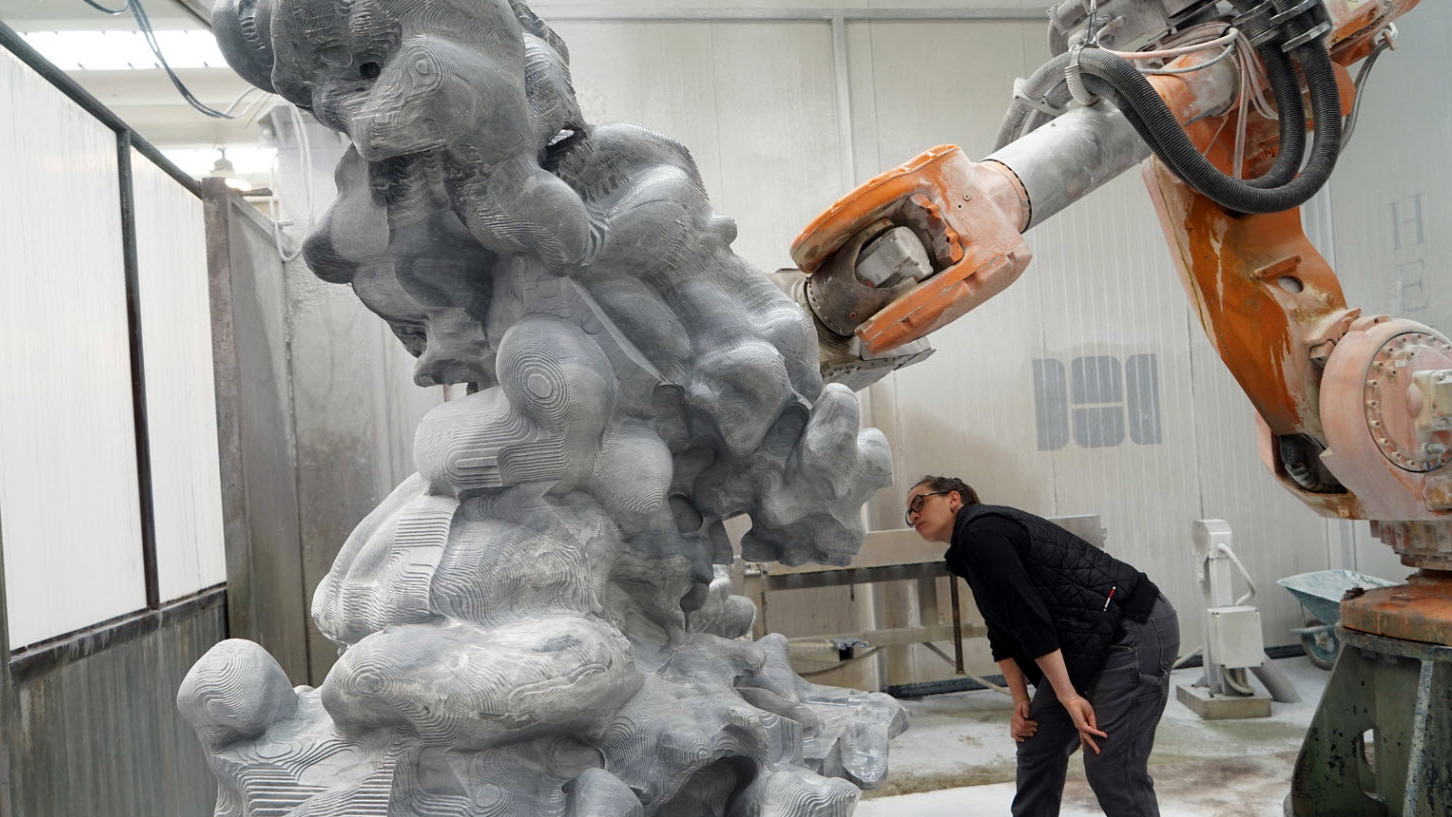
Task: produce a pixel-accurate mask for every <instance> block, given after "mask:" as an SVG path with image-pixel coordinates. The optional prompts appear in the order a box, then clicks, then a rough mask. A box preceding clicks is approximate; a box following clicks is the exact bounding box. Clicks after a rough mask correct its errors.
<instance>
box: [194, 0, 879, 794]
mask: <svg viewBox="0 0 1452 817" xmlns="http://www.w3.org/2000/svg"><path fill="white" fill-rule="evenodd" d="M213 24H214V28H215V31H216V33H217V36H218V39H219V41H220V42H221V45H222V48H223V51H224V53H225V54H226V55H227V58H228V61H229V62H230V63H231V64H232V66H233V67H234V68H235V69H236V70H237V71H238V72H239V73H240V74H241V75H242V76H243V77H245V78H246V79H247V80H249V81H250V82H252V83H253V84H255V85H257V86H259V87H261V88H263V89H266V90H268V91H275V92H276V93H278V94H280V95H282V96H283V97H284V98H286V99H287V100H288V101H290V102H292V103H294V104H296V105H297V106H299V107H301V108H303V109H305V110H308V111H311V112H312V114H313V115H314V116H315V117H316V118H317V119H318V121H319V122H321V123H323V124H324V125H326V126H328V127H330V128H334V129H336V130H338V131H340V132H342V133H344V134H347V136H348V137H349V138H350V139H351V141H352V147H351V148H350V149H349V150H348V152H347V154H346V155H345V156H344V157H343V159H342V161H341V163H340V164H339V166H338V168H337V172H336V181H337V186H338V198H337V200H336V201H335V202H334V203H333V205H332V207H331V209H330V210H329V211H328V213H327V215H326V216H325V217H324V218H323V219H322V220H321V221H320V223H319V224H318V225H317V227H316V228H315V229H314V230H313V232H312V233H311V234H310V235H309V236H308V238H307V241H306V244H305V247H304V251H305V257H306V259H307V262H308V264H309V266H310V267H311V268H312V270H313V271H314V272H315V273H316V274H317V275H318V276H319V277H321V278H323V279H324V280H327V281H330V282H335V283H347V284H351V285H352V287H353V290H354V292H355V293H357V295H358V297H359V298H360V299H361V300H362V301H363V303H364V304H366V305H367V307H368V308H369V309H370V310H372V311H373V312H374V313H376V314H377V315H378V316H379V317H381V318H382V319H383V320H385V321H387V322H388V324H389V326H391V327H392V328H393V331H394V332H395V334H397V336H398V338H399V340H400V341H402V342H403V344H404V345H405V346H406V347H407V348H408V349H409V351H410V352H412V353H413V354H414V355H415V356H417V358H418V365H417V369H416V372H415V379H416V381H417V382H418V383H419V384H420V385H424V386H429V385H437V384H468V385H469V388H468V390H469V392H470V393H469V394H468V396H466V397H463V398H461V399H456V400H452V401H450V402H446V403H444V404H443V405H441V406H439V407H438V408H436V409H434V410H433V411H432V412H431V413H430V414H429V415H428V416H427V417H426V418H425V419H424V420H423V422H422V423H421V424H420V426H419V429H418V432H417V436H416V438H415V441H414V456H415V462H416V465H417V468H418V473H417V474H415V475H414V476H412V477H410V478H409V479H408V480H406V481H405V482H404V483H403V484H402V485H399V486H398V488H397V489H395V490H394V491H393V493H392V494H391V495H390V496H389V497H388V498H387V499H386V500H384V502H383V503H382V504H381V505H379V506H378V508H377V509H376V510H374V511H373V512H372V513H371V514H370V515H369V516H368V517H367V518H366V519H364V520H363V521H362V523H360V524H359V525H358V527H357V529H356V530H354V532H353V534H352V535H351V536H350V537H349V539H348V541H347V543H346V544H345V545H344V547H343V549H342V551H341V553H340V554H339V555H338V558H337V561H336V562H335V563H334V564H333V567H332V570H331V572H330V574H329V575H328V577H327V578H326V579H325V580H324V581H323V583H322V584H321V585H320V586H319V587H318V589H317V592H316V595H315V596H314V599H313V610H312V614H313V619H314V621H316V623H317V625H318V627H319V628H320V629H321V630H322V632H323V633H324V634H325V635H327V636H328V637H329V638H331V639H332V640H334V641H336V642H337V643H338V644H339V646H340V648H341V649H342V650H343V652H342V655H341V657H340V659H339V661H338V663H337V665H336V666H335V667H334V668H333V670H332V671H331V672H330V673H329V674H328V676H327V679H326V680H325V681H324V682H323V684H322V686H321V687H319V688H317V689H313V688H310V687H298V688H293V687H292V686H291V685H290V684H289V682H288V680H287V678H286V677H285V675H284V674H283V672H282V670H281V668H280V667H279V666H278V664H277V662H276V661H274V660H273V659H272V657H271V656H269V655H268V654H267V653H266V652H265V651H264V650H263V649H262V648H261V647H259V646H258V645H256V644H253V643H251V642H248V641H240V640H231V641H225V642H222V643H220V644H218V645H217V646H216V647H214V648H213V649H212V650H211V651H210V652H208V653H207V655H206V656H204V657H203V658H202V660H201V661H199V662H198V663H197V665H196V666H195V667H194V668H193V669H192V671H191V673H190V674H189V675H188V676H187V678H186V680H185V682H184V683H183V684H182V688H181V690H180V692H179V693H178V705H179V706H180V708H181V710H182V712H183V713H184V715H185V716H186V718H187V719H188V720H189V721H190V723H191V724H192V725H193V727H194V728H195V729H196V730H197V733H198V735H199V736H200V737H201V740H202V742H203V744H204V746H205V749H206V751H207V752H208V755H209V760H210V763H211V767H212V769H213V770H214V771H215V773H216V776H217V779H218V783H219V794H218V798H217V811H216V813H217V815H218V816H219V817H243V816H244V815H246V816H247V817H254V816H258V817H260V815H293V816H295V817H302V816H303V815H340V816H341V815H348V816H349V817H368V816H370V815H378V817H385V815H386V816H387V817H413V816H414V815H417V816H418V817H425V816H427V817H434V816H435V815H438V816H439V817H443V816H444V815H458V816H459V817H464V815H481V816H482V815H490V816H491V817H494V816H497V817H534V816H535V815H565V816H566V817H626V815H667V816H668V817H776V816H777V815H781V817H788V816H791V817H796V816H797V815H801V816H802V817H805V816H806V815H813V816H815V815H847V814H850V813H851V811H852V810H853V808H854V806H855V803H856V801H857V797H858V793H859V792H858V787H859V786H860V787H872V786H875V785H877V784H879V783H881V782H882V780H883V778H884V776H885V774H886V771H887V742H888V739H889V737H891V736H892V735H895V734H897V733H898V732H900V731H901V730H902V729H903V728H904V727H905V723H906V722H905V716H904V714H903V712H902V710H901V708H900V707H899V706H898V705H897V704H896V703H895V702H893V701H892V699H890V698H888V697H886V696H883V695H877V694H866V693H860V692H850V691H847V690H839V689H835V688H831V687H822V686H817V685H814V684H811V683H808V682H807V681H805V680H803V679H801V678H800V677H798V676H796V675H795V674H793V673H792V671H791V670H790V668H789V667H788V665H787V660H786V642H785V641H784V640H783V639H782V638H781V637H779V636H769V637H767V638H764V639H762V640H760V641H757V642H752V641H750V640H749V638H746V637H745V636H747V634H748V633H749V632H750V629H751V625H752V620H753V616H754V614H755V610H754V607H753V605H752V604H751V603H750V601H748V600H747V599H745V598H743V597H740V596H732V595H731V592H730V583H729V581H728V580H727V579H726V578H725V577H724V572H718V569H717V568H716V567H715V566H716V565H720V564H726V563H729V562H730V561H731V559H732V549H731V545H730V542H729V541H728V539H727V536H726V532H725V529H724V527H723V525H722V521H723V520H725V519H727V518H730V517H733V516H737V515H741V514H746V515H748V516H749V517H750V519H751V522H752V527H751V529H750V532H749V533H747V534H746V535H745V536H744V537H743V539H742V549H743V551H744V556H745V557H746V558H747V559H752V560H776V561H782V562H785V563H788V564H801V563H804V562H808V561H818V562H825V563H829V564H845V563H846V562H847V561H848V560H849V559H850V558H851V556H852V554H853V553H854V552H855V551H856V550H857V548H858V547H859V545H860V543H861V540H862V529H861V525H860V522H859V516H858V514H859V510H860V508H861V506H862V504H863V503H864V502H865V501H866V500H867V499H868V498H869V497H870V496H871V495H872V494H873V493H874V492H875V491H876V490H878V489H879V488H881V487H882V486H884V485H886V484H888V483H889V481H890V466H889V455H888V450H887V445H886V443H885V441H884V439H883V438H882V435H881V434H880V433H879V432H877V431H876V430H875V429H866V430H859V426H858V411H857V404H856V401H855V399H854V398H853V396H852V394H851V393H850V392H849V391H848V390H847V389H846V388H845V387H842V386H837V385H828V386H825V387H824V385H823V382H822V379H821V376H820V375H819V373H818V368H817V365H818V362H817V351H816V335H815V331H814V329H813V325H812V323H811V320H810V318H809V317H808V316H807V315H806V313H805V312H803V311H801V310H800V309H799V308H798V307H797V306H796V305H794V304H793V303H792V302H791V301H790V300H789V299H788V298H787V297H786V296H785V295H783V294H781V293H780V292H779V291H778V290H777V289H776V288H775V287H774V286H773V285H772V283H771V282H770V281H769V279H768V278H767V277H766V276H765V275H764V274H762V273H761V272H760V271H758V270H756V269H753V268H751V267H750V266H749V265H747V264H746V263H745V262H743V261H742V260H741V259H739V258H737V257H736V256H735V255H733V254H732V252H731V250H730V244H731V241H732V240H733V239H734V238H735V225H734V224H733V222H732V221H730V220H729V219H727V218H724V217H721V216H718V215H716V214H715V213H713V212H712V211H711V206H710V203H709V202H708V200H707V197H706V194H705V190H704V188H703V186H702V183H701V179H700V177H699V175H698V173H697V171H696V168H695V165H694V164H693V162H692V160H691V157H690V155H689V154H688V153H687V152H686V150H685V148H683V147H682V146H681V145H679V144H677V143H675V142H673V141H671V140H669V139H667V138H665V137H663V136H660V135H658V134H655V133H652V132H650V131H647V130H644V129H641V128H638V127H634V126H630V125H591V124H589V123H587V122H585V121H584V120H583V118H582V116H581V115H580V110H579V107H578V106H577V105H576V103H575V99H574V95H573V91H572V89H571V86H570V76H569V70H568V52H567V50H566V48H565V44H564V42H562V41H561V40H560V39H559V37H558V36H556V35H555V33H554V32H553V31H551V30H550V29H549V28H548V27H547V26H546V25H545V24H544V23H543V22H542V21H541V20H540V19H539V18H538V17H536V16H535V15H534V14H533V13H532V12H531V11H530V10H529V9H528V8H527V7H526V6H525V5H524V4H523V3H522V2H515V1H514V0H222V2H219V3H218V5H217V8H216V11H215V16H214V20H213Z"/></svg>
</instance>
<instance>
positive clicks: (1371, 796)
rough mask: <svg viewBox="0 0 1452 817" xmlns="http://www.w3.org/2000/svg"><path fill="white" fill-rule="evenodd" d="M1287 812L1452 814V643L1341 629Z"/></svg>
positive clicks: (1387, 816) (1339, 816)
mask: <svg viewBox="0 0 1452 817" xmlns="http://www.w3.org/2000/svg"><path fill="white" fill-rule="evenodd" d="M1337 634H1338V636H1340V638H1341V642H1342V649H1341V655H1340V657H1339V658H1338V659H1337V661H1336V667H1335V669H1333V670H1332V673H1331V680H1330V681H1329V682H1328V683H1327V685H1326V692H1325V694H1324V695H1323V696H1322V697H1321V703H1320V706H1319V707H1318V708H1317V710H1316V717H1315V718H1314V719H1313V720H1312V721H1311V728H1310V730H1308V731H1307V732H1306V740H1305V743H1304V744H1302V746H1301V754H1300V756H1299V757H1298V758H1297V759H1296V769H1295V773H1294V775H1293V777H1292V781H1291V793H1290V794H1289V795H1287V796H1286V801H1285V813H1286V815H1287V817H1445V815H1448V814H1452V772H1449V763H1452V757H1449V755H1448V751H1449V750H1448V747H1449V746H1452V647H1443V646H1437V645H1433V644H1424V643H1421V642H1417V641H1407V640H1404V639H1400V638H1386V637H1383V636H1376V635H1369V634H1367V633H1363V632H1359V631H1357V630H1349V629H1346V628H1345V627H1341V628H1339V629H1338V633H1337Z"/></svg>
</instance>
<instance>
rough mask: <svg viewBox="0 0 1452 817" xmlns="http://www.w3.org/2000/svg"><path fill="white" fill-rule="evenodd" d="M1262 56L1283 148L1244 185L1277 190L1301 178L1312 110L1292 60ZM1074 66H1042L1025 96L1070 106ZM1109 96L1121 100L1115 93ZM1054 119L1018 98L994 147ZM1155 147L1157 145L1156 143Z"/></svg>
mask: <svg viewBox="0 0 1452 817" xmlns="http://www.w3.org/2000/svg"><path fill="white" fill-rule="evenodd" d="M1260 54H1261V59H1262V60H1263V61H1264V63H1265V67H1266V76H1267V77H1268V78H1269V80H1270V85H1271V89H1272V91H1273V92H1274V94H1275V99H1276V110H1277V113H1278V116H1279V119H1280V146H1279V149H1278V150H1277V153H1276V161H1275V163H1274V164H1273V165H1272V166H1271V168H1270V170H1268V171H1266V173H1265V174H1263V175H1261V176H1258V177H1256V178H1253V179H1244V180H1242V181H1243V182H1244V183H1245V184H1248V185H1250V186H1252V187H1261V188H1274V187H1280V186H1281V185H1283V184H1285V183H1286V182H1288V181H1290V180H1291V179H1293V178H1295V175H1296V171H1297V170H1299V169H1300V167H1301V159H1302V158H1303V157H1304V156H1305V151H1306V112H1305V109H1304V107H1303V106H1302V104H1301V81H1300V79H1299V78H1298V77H1297V76H1296V69H1295V66H1294V65H1292V64H1291V59H1290V57H1288V56H1286V54H1285V53H1284V52H1283V51H1281V50H1280V49H1279V48H1277V47H1275V46H1273V45H1267V46H1262V47H1261V49H1260ZM1068 63H1069V54H1067V53H1065V54H1060V55H1059V56H1057V57H1055V58H1053V59H1051V60H1049V61H1048V62H1046V63H1044V64H1043V65H1041V66H1039V68H1038V70H1036V71H1034V73H1033V74H1032V75H1031V76H1030V77H1029V78H1028V79H1026V80H1024V82H1023V85H1022V86H1021V92H1022V93H1023V94H1024V95H1025V96H1028V97H1030V98H1034V99H1041V100H1043V101H1044V102H1045V103H1046V104H1048V105H1050V106H1052V107H1055V108H1062V107H1064V106H1065V105H1067V104H1068V103H1069V100H1070V94H1069V90H1068V87H1067V84H1066V83H1065V82H1064V68H1065V66H1067V65H1068ZM1091 84H1094V83H1091ZM1101 87H1103V86H1101ZM1109 94H1110V95H1111V96H1115V94H1114V93H1113V92H1112V91H1110V92H1109ZM1101 95H1103V94H1101ZM1125 114H1126V116H1128V117H1131V121H1133V115H1134V114H1133V111H1129V110H1126V112H1125ZM1048 118H1049V117H1048V115H1047V114H1044V113H1042V112H1040V111H1038V110H1036V109H1035V108H1033V107H1032V106H1030V105H1028V104H1027V103H1025V102H1023V101H1022V100H1017V99H1016V100H1014V102H1013V104H1011V105H1010V106H1009V109H1008V111H1007V113H1005V114H1004V118H1003V123H1002V124H1001V125H1000V126H999V129H998V136H997V138H996V139H995V140H994V144H993V149H994V150H998V149H999V148H1001V147H1003V146H1005V145H1007V144H1009V143H1010V142H1013V141H1015V140H1016V139H1018V138H1019V137H1020V136H1022V135H1024V134H1025V133H1028V132H1030V131H1032V130H1034V129H1035V128H1036V127H1037V126H1039V125H1041V124H1043V122H1044V121H1047V119H1048ZM1146 141H1149V140H1146ZM1149 144H1150V146H1151V147H1153V146H1154V145H1155V143H1154V142H1149Z"/></svg>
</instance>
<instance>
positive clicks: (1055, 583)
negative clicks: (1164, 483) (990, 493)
mask: <svg viewBox="0 0 1452 817" xmlns="http://www.w3.org/2000/svg"><path fill="white" fill-rule="evenodd" d="M986 515H993V516H1001V517H1005V518H1007V519H1011V520H1013V521H1014V522H1017V523H1018V524H1019V525H1020V526H1021V527H1023V529H1024V530H1025V531H1026V532H1027V533H1028V546H1027V551H1026V552H1020V553H1019V558H1020V559H1022V560H1023V565H1024V568H1025V569H1026V570H1027V572H1028V577H1029V581H1030V582H1031V583H1032V584H1033V586H1034V589H1035V590H1037V591H1038V595H1039V598H1040V599H1042V600H1043V602H1044V604H1045V605H1046V606H1047V607H1048V609H1049V617H1050V619H1052V620H1053V623H1054V630H1055V632H1056V633H1057V634H1058V636H1059V648H1060V650H1061V651H1062V652H1063V654H1064V665H1065V667H1066V668H1067V669H1068V671H1069V680H1071V681H1072V682H1073V683H1074V686H1075V688H1077V689H1079V690H1080V691H1081V692H1082V691H1084V690H1087V689H1088V688H1089V686H1090V685H1091V684H1092V683H1093V682H1094V679H1095V678H1096V677H1097V676H1098V675H1099V670H1100V669H1101V668H1102V667H1103V666H1104V660H1105V658H1106V657H1107V656H1108V654H1109V647H1110V645H1112V644H1114V643H1115V642H1116V641H1118V640H1119V639H1120V638H1122V637H1123V634H1124V631H1123V627H1122V626H1121V624H1120V620H1121V618H1122V610H1121V608H1120V606H1119V604H1118V602H1120V601H1125V600H1127V599H1129V598H1130V597H1131V596H1133V595H1134V591H1135V589H1136V587H1138V585H1139V583H1140V579H1141V578H1142V577H1143V576H1144V574H1143V573H1141V572H1140V571H1139V570H1137V569H1136V568H1135V567H1134V566H1133V565H1130V564H1128V563H1126V562H1121V561H1120V560H1118V559H1116V558H1114V557H1113V556H1110V555H1109V554H1108V553H1105V552H1104V551H1102V550H1100V549H1099V548H1097V547H1094V546H1093V545H1091V544H1089V543H1088V542H1086V541H1084V540H1083V539H1080V538H1079V537H1077V536H1075V535H1074V534H1072V533H1070V532H1068V531H1066V530H1064V529H1063V528H1061V527H1059V526H1058V525H1055V524H1053V523H1052V522H1049V521H1048V520H1046V519H1041V518H1039V517H1037V516H1034V515H1033V514H1031V513H1026V512H1024V511H1020V510H1018V509H1017V508H1008V507H1003V506H999V505H973V506H970V507H968V508H965V509H963V510H962V511H960V512H959V514H958V519H957V521H956V523H955V525H954V531H953V540H954V545H955V546H957V545H958V542H959V538H960V536H961V535H963V533H962V532H963V531H964V530H965V529H966V527H967V526H968V525H969V524H970V523H971V522H972V520H974V519H977V518H978V517H981V516H986ZM1110 588H1114V597H1113V599H1110V598H1109V591H1110ZM1106 600H1107V601H1108V605H1107V606H1106V604H1105V602H1106ZM1018 663H1019V664H1020V665H1021V666H1022V665H1024V664H1027V666H1025V667H1024V670H1025V672H1026V674H1027V675H1028V677H1029V678H1030V679H1032V680H1034V681H1035V682H1037V680H1038V678H1039V677H1040V672H1039V670H1038V667H1037V666H1036V665H1035V664H1034V662H1033V661H1032V660H1031V659H1030V658H1028V657H1026V656H1019V657H1018Z"/></svg>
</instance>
